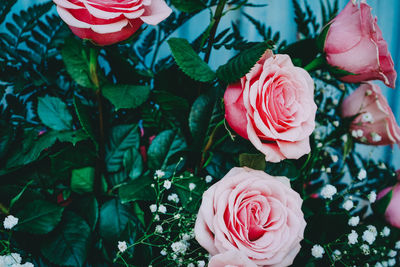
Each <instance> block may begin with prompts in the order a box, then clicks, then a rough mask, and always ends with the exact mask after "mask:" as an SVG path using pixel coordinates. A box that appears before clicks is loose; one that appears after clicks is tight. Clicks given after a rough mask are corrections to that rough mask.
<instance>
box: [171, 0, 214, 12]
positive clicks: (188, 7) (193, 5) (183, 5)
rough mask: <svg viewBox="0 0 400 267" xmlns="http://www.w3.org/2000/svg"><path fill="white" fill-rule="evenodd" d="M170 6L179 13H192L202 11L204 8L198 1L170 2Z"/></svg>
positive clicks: (174, 0) (182, 0)
mask: <svg viewBox="0 0 400 267" xmlns="http://www.w3.org/2000/svg"><path fill="white" fill-rule="evenodd" d="M171 4H173V5H174V7H176V9H178V10H179V11H183V12H186V13H192V12H196V11H199V10H202V9H203V8H205V7H206V6H205V5H204V4H203V3H202V2H201V1H199V0H171Z"/></svg>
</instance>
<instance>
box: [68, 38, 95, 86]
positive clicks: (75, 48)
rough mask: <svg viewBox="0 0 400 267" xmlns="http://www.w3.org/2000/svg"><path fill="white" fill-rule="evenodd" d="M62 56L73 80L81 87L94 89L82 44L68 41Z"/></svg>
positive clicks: (72, 40)
mask: <svg viewBox="0 0 400 267" xmlns="http://www.w3.org/2000/svg"><path fill="white" fill-rule="evenodd" d="M61 55H62V58H63V61H64V64H65V67H66V69H67V72H68V73H69V75H70V76H71V78H72V79H73V80H74V81H75V82H76V83H77V84H79V85H80V86H83V87H87V88H94V85H93V83H92V81H91V79H90V71H89V64H88V60H87V59H86V58H85V57H84V49H83V46H82V43H81V42H80V41H78V40H76V39H73V38H69V39H66V40H65V44H64V46H63V48H62V50H61Z"/></svg>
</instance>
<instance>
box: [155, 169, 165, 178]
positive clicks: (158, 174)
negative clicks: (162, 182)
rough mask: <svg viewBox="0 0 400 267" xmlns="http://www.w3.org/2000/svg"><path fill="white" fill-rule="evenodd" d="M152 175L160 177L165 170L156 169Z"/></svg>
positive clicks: (163, 174)
mask: <svg viewBox="0 0 400 267" xmlns="http://www.w3.org/2000/svg"><path fill="white" fill-rule="evenodd" d="M154 175H155V176H156V177H157V178H162V177H164V176H165V172H163V171H162V170H156V172H155V173H154Z"/></svg>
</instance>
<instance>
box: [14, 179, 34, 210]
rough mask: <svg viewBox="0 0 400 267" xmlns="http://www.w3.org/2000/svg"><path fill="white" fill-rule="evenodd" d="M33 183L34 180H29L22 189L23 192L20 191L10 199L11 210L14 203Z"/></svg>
mask: <svg viewBox="0 0 400 267" xmlns="http://www.w3.org/2000/svg"><path fill="white" fill-rule="evenodd" d="M32 183H33V180H31V181H29V182H28V183H27V184H26V185H25V186H24V188H23V189H22V190H21V192H19V193H18V195H16V196H15V197H13V198H12V199H11V201H10V207H9V209H10V210H11V209H12V207H13V206H14V204H15V203H16V202H17V201H18V200H19V199H20V198H21V197H22V194H23V193H24V192H25V190H26V189H27V188H28V186H29V185H31V184H32Z"/></svg>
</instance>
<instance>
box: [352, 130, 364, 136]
mask: <svg viewBox="0 0 400 267" xmlns="http://www.w3.org/2000/svg"><path fill="white" fill-rule="evenodd" d="M351 135H352V136H353V137H354V138H359V137H363V135H364V131H363V130H361V129H358V130H353V131H351Z"/></svg>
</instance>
